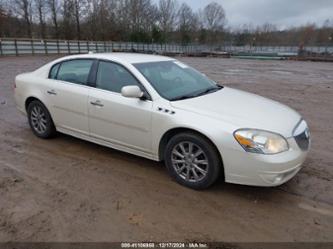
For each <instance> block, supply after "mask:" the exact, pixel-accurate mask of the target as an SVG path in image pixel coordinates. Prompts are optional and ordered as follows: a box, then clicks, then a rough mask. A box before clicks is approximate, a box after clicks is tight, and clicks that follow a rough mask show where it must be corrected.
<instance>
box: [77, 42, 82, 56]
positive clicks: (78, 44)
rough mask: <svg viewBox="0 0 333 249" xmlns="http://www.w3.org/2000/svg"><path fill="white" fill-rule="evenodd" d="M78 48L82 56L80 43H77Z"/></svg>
mask: <svg viewBox="0 0 333 249" xmlns="http://www.w3.org/2000/svg"><path fill="white" fill-rule="evenodd" d="M77 47H78V49H79V54H81V47H80V41H77Z"/></svg>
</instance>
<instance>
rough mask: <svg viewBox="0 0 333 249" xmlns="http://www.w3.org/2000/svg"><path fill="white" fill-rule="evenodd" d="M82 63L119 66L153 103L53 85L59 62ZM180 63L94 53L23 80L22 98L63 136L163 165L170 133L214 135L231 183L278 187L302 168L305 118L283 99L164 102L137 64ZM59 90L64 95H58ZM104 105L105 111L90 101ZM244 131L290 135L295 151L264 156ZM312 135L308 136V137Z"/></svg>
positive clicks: (22, 106) (228, 93)
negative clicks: (241, 139) (300, 138)
mask: <svg viewBox="0 0 333 249" xmlns="http://www.w3.org/2000/svg"><path fill="white" fill-rule="evenodd" d="M79 58H91V59H100V60H106V61H113V62H116V63H119V64H121V65H123V66H124V67H126V68H127V69H128V70H129V71H130V72H131V73H132V74H133V75H134V76H135V77H136V78H137V79H138V80H139V81H140V82H141V83H142V85H143V86H144V88H145V89H146V91H147V92H148V93H149V95H150V96H151V99H150V100H146V101H142V100H140V99H136V98H126V97H124V96H122V95H121V94H119V93H114V92H110V91H106V90H101V89H97V88H94V87H90V86H82V85H76V84H73V83H69V82H64V81H60V80H53V79H49V78H48V77H49V71H50V69H51V67H52V66H53V65H55V64H56V63H58V62H60V61H63V60H69V59H79ZM154 61H156V62H157V61H158V62H159V61H175V59H173V58H168V57H162V56H153V55H142V54H123V53H110V54H87V55H75V56H68V57H65V58H60V59H58V60H55V61H53V62H50V63H48V64H47V65H45V66H43V67H41V68H39V69H37V70H36V71H34V72H31V73H25V74H21V75H18V76H17V77H16V80H15V84H16V88H15V100H16V103H17V107H18V109H19V110H20V111H21V112H23V113H25V114H26V103H27V101H28V100H29V99H31V98H35V99H38V100H40V101H41V102H42V103H43V104H44V105H45V106H46V107H47V109H48V110H49V112H50V114H51V116H52V119H53V122H54V124H55V127H56V130H57V131H59V132H62V133H65V134H69V135H72V136H75V137H78V138H81V139H84V140H88V141H91V142H94V143H97V144H101V145H104V146H108V147H111V148H115V149H118V150H121V151H125V152H128V153H131V154H135V155H138V156H142V157H145V158H149V159H152V160H156V161H161V160H163V154H162V153H161V151H162V150H163V139H164V138H165V135H166V134H171V133H170V132H177V131H181V130H193V131H196V132H198V133H201V134H203V135H204V136H205V137H207V138H208V139H209V140H210V141H211V142H212V143H213V144H214V145H215V146H216V148H217V150H218V152H219V153H220V156H221V159H222V162H223V168H224V177H225V181H226V182H229V183H237V184H246V185H256V186H277V185H280V184H283V183H284V182H286V181H288V180H289V179H291V178H292V177H293V176H294V175H296V173H297V172H298V171H299V170H300V169H301V165H302V163H303V162H304V160H305V158H306V155H307V152H308V151H307V150H302V149H300V147H299V146H298V144H297V142H296V140H295V138H294V135H295V134H294V132H295V129H302V130H301V131H300V132H304V131H305V130H307V126H306V123H305V122H304V121H303V123H302V126H303V127H300V128H298V126H299V125H300V122H301V120H302V118H301V116H300V115H299V114H298V113H297V112H296V111H294V110H292V109H290V108H289V107H287V106H285V105H282V104H280V103H277V102H275V101H272V100H269V99H266V98H263V97H260V96H257V95H254V94H250V93H246V92H243V91H240V90H235V89H232V88H228V87H224V88H223V89H222V90H220V91H218V92H214V93H211V94H207V95H204V96H200V97H196V98H191V99H186V100H180V101H169V100H166V99H164V98H163V97H161V96H160V95H159V94H158V92H157V91H156V90H155V89H154V88H153V87H152V85H151V84H150V83H149V82H148V80H147V79H146V78H145V77H144V76H143V75H142V74H141V73H140V72H139V71H138V70H137V69H136V67H134V66H133V64H134V63H140V62H154ZM52 91H56V93H57V95H53V94H50V92H52ZM96 101H100V102H102V103H103V105H104V106H103V108H100V107H98V106H93V105H91V104H90V103H91V102H96ZM241 128H253V129H262V130H266V131H270V132H274V133H278V134H280V135H281V136H283V137H284V138H285V139H286V140H287V142H288V144H289V149H288V150H287V151H284V152H281V153H278V154H274V155H264V154H256V153H248V152H246V151H244V149H243V148H242V147H241V146H240V144H239V143H238V142H237V141H236V139H235V137H234V135H233V134H234V132H235V131H236V130H238V129H241ZM306 134H308V133H306Z"/></svg>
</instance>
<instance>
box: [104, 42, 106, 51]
mask: <svg viewBox="0 0 333 249" xmlns="http://www.w3.org/2000/svg"><path fill="white" fill-rule="evenodd" d="M105 52H106V43H105V41H104V53H105Z"/></svg>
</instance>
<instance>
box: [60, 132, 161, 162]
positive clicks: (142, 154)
mask: <svg viewBox="0 0 333 249" xmlns="http://www.w3.org/2000/svg"><path fill="white" fill-rule="evenodd" d="M57 131H58V132H60V133H64V134H67V135H70V136H73V137H76V138H79V139H82V140H86V141H89V142H92V143H95V144H99V145H102V146H105V147H109V148H112V149H116V150H119V151H123V152H126V153H129V154H133V155H136V156H140V157H144V158H147V159H150V160H153V161H159V159H158V156H157V155H152V154H149V153H145V152H142V151H139V150H135V149H132V148H128V147H126V146H123V145H119V144H115V143H110V142H107V141H105V140H101V139H98V138H94V137H91V136H88V135H85V134H82V133H78V132H75V131H71V130H68V129H65V128H59V127H57Z"/></svg>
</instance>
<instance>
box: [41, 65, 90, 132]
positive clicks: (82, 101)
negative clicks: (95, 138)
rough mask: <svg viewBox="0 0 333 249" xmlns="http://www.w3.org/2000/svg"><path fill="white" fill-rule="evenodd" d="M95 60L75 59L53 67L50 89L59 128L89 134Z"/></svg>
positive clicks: (53, 116) (49, 92)
mask: <svg viewBox="0 0 333 249" xmlns="http://www.w3.org/2000/svg"><path fill="white" fill-rule="evenodd" d="M93 63H94V60H92V59H74V60H69V61H64V62H62V63H59V64H57V65H55V66H53V68H52V69H51V72H50V76H49V83H48V89H47V91H46V92H47V94H48V95H49V99H50V100H51V101H50V103H51V105H52V107H51V115H52V118H53V121H54V123H55V125H56V126H57V127H58V128H63V129H66V130H70V131H74V132H79V133H83V134H85V135H89V126H88V107H87V101H88V92H89V86H88V81H89V75H90V71H91V68H92V65H93Z"/></svg>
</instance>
